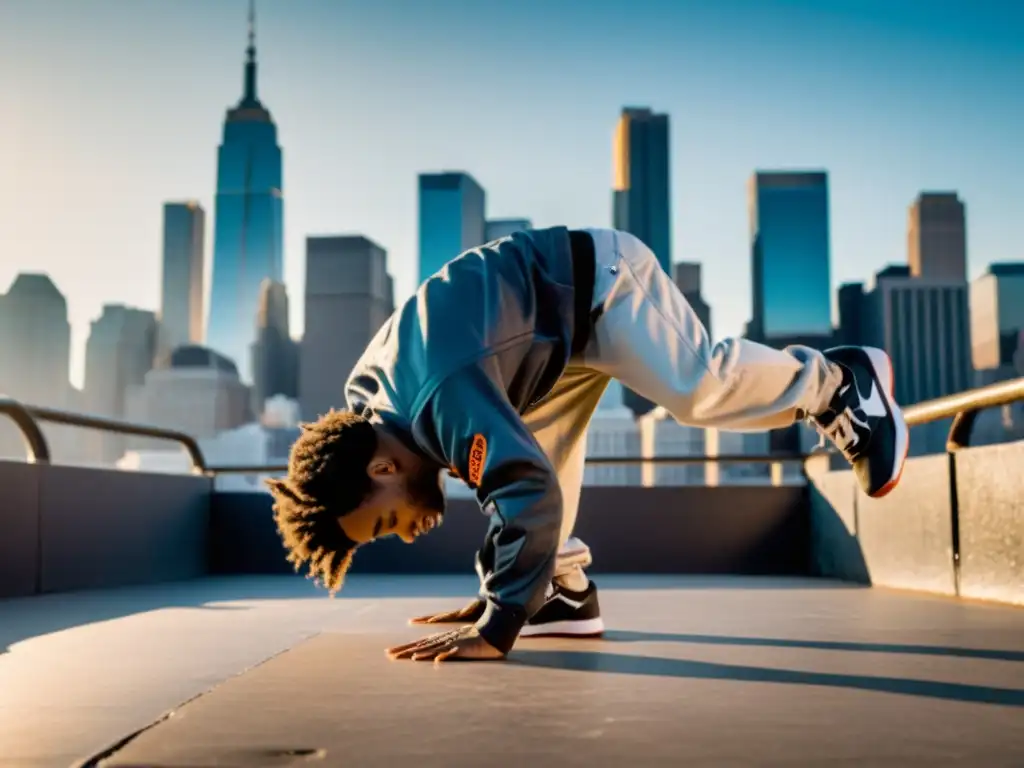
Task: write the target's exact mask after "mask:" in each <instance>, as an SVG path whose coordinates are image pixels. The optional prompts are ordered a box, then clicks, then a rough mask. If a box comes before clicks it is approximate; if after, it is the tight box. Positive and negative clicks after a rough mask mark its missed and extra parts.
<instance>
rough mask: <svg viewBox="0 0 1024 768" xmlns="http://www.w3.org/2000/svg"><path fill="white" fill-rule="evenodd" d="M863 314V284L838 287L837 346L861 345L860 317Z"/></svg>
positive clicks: (845, 284) (846, 284)
mask: <svg viewBox="0 0 1024 768" xmlns="http://www.w3.org/2000/svg"><path fill="white" fill-rule="evenodd" d="M863 312H864V283H843V284H842V285H841V286H839V327H838V329H837V331H836V343H837V344H849V345H852V346H857V345H859V344H860V343H861V336H862V335H863V333H862V331H861V315H862V314H863Z"/></svg>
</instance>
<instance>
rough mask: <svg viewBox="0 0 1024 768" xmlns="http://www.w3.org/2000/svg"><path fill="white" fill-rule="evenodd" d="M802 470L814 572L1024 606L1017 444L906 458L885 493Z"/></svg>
mask: <svg viewBox="0 0 1024 768" xmlns="http://www.w3.org/2000/svg"><path fill="white" fill-rule="evenodd" d="M809 475H810V477H811V489H810V505H811V512H810V525H811V560H812V563H813V571H814V573H816V574H817V575H821V576H827V577H832V578H841V579H846V580H849V581H857V582H862V583H870V584H875V585H880V586H888V587H895V588H900V589H912V590H917V591H922V592H931V593H934V594H942V595H956V596H961V597H969V598H980V599H986V600H995V601H999V602H1004V603H1013V604H1019V605H1024V442H1017V443H1009V444H1004V445H995V446H985V447H978V448H967V449H962V450H960V451H957V452H956V453H955V454H953V456H952V457H950V456H948V455H946V454H940V455H932V456H920V457H917V458H912V459H910V460H909V461H908V462H907V467H906V469H905V471H904V475H903V480H902V482H901V483H900V485H899V486H898V487H897V488H896V490H895V491H893V492H892V493H891V494H889V495H888V496H887V497H885V498H884V499H871V498H868V497H867V496H865V495H864V494H863V493H862V492H861V491H860V490H859V488H858V486H857V481H856V478H855V477H854V476H853V473H852V472H851V471H849V470H845V471H835V470H832V471H830V470H828V469H827V467H825V466H824V465H823V464H820V463H819V464H817V465H815V464H810V465H809Z"/></svg>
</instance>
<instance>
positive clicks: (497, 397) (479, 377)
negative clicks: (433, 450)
mask: <svg viewBox="0 0 1024 768" xmlns="http://www.w3.org/2000/svg"><path fill="white" fill-rule="evenodd" d="M489 362H490V361H488V360H484V361H481V362H480V363H477V364H473V365H471V366H468V367H466V368H463V369H461V370H459V371H458V372H456V373H454V374H453V375H451V376H450V377H448V378H447V379H446V380H445V381H444V382H442V384H441V386H440V387H439V388H438V389H437V390H436V391H435V393H434V395H433V396H432V397H431V399H430V400H429V401H428V402H427V404H426V405H425V407H424V411H423V414H422V415H423V416H424V417H426V419H428V420H429V421H430V422H432V423H430V424H429V426H428V425H425V424H421V425H420V426H421V428H422V427H428V429H429V430H430V431H431V432H433V434H434V436H436V440H437V441H438V444H439V447H440V450H441V453H442V454H443V456H444V457H445V459H446V460H447V461H448V463H449V465H450V466H451V467H452V468H453V469H454V470H455V472H456V473H457V474H458V476H459V477H461V478H462V479H463V481H465V482H466V483H467V484H468V485H469V486H470V487H471V488H473V489H474V490H475V491H476V496H477V500H478V501H479V502H480V504H481V506H482V507H483V511H484V512H485V513H486V514H487V515H488V516H489V518H490V522H489V525H488V530H487V535H486V538H485V540H484V543H483V546H482V547H481V548H480V550H479V552H478V553H477V563H476V568H477V573H478V574H479V576H480V597H481V598H482V599H483V600H485V601H486V610H485V612H484V615H483V617H482V618H481V619H480V620H479V621H478V622H477V625H476V626H477V628H478V630H479V631H480V634H481V635H482V636H483V638H484V639H485V640H487V642H489V643H490V644H491V645H493V646H494V647H496V648H498V649H500V650H501V651H503V652H505V653H507V652H508V651H509V650H511V648H512V646H513V645H514V644H515V641H516V638H517V637H518V636H519V632H520V630H521V629H522V627H523V625H524V624H525V623H526V621H527V619H528V618H529V617H530V616H532V615H533V614H534V613H536V612H537V610H539V608H540V607H541V605H542V604H543V601H544V593H545V590H546V589H547V586H548V584H549V583H550V582H551V579H552V577H553V575H554V569H555V558H556V557H557V554H558V543H559V534H560V532H561V526H562V494H561V489H560V486H559V483H558V478H557V476H556V474H555V471H554V469H553V468H552V466H551V464H550V462H549V461H548V459H547V457H546V456H545V455H544V452H543V451H542V450H541V448H540V446H539V445H538V444H537V441H536V440H535V439H534V437H533V435H532V434H531V433H530V431H529V429H528V428H527V427H526V425H525V424H524V423H523V420H522V418H521V417H520V415H519V413H518V412H517V411H516V409H515V408H514V407H513V405H512V404H511V403H510V402H509V399H508V397H507V395H506V394H505V389H504V387H503V386H500V385H499V384H498V383H497V382H496V380H495V377H494V376H493V375H490V374H489V373H488V370H487V368H488V364H489Z"/></svg>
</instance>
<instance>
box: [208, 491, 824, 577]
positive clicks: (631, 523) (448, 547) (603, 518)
mask: <svg viewBox="0 0 1024 768" xmlns="http://www.w3.org/2000/svg"><path fill="white" fill-rule="evenodd" d="M486 530H487V518H486V517H485V516H484V515H483V514H482V513H481V512H480V508H479V505H478V504H477V502H476V501H475V500H473V499H453V500H451V501H450V502H449V509H448V513H447V515H446V519H445V522H444V524H443V525H442V526H441V527H440V528H438V529H436V530H435V531H432V532H431V533H430V535H428V536H425V537H423V538H422V539H420V540H419V541H418V542H416V544H415V545H414V546H410V545H407V544H403V543H402V542H401V541H399V540H397V539H384V540H381V541H377V542H375V543H374V544H372V545H370V546H367V547H363V548H362V549H361V550H360V551H359V552H358V553H357V554H356V556H355V559H354V561H353V566H352V570H353V573H360V572H361V573H472V572H473V562H474V556H475V554H476V551H477V549H478V548H479V546H480V544H481V542H482V541H483V538H484V534H485V532H486ZM211 531H212V542H211V555H212V560H211V562H212V564H213V570H214V572H216V573H282V572H286V571H288V570H290V568H289V566H288V564H287V563H286V561H285V553H284V550H283V548H282V546H281V542H280V539H279V538H278V536H277V533H276V530H275V529H274V524H273V519H272V513H271V506H270V497H269V496H268V495H267V494H265V493H252V494H237V493H232V494H226V493H225V494H220V493H218V494H215V495H214V502H213V507H212V510H211ZM575 535H577V536H579V537H580V538H582V539H583V540H584V541H585V542H586V543H587V544H588V545H589V546H590V548H591V551H592V552H593V556H594V565H593V568H592V569H591V570H592V572H593V573H595V574H598V573H743V574H806V573H807V572H808V554H809V551H810V549H809V543H808V520H807V504H806V495H805V489H804V488H802V487H800V486H783V487H778V488H772V487H765V486H749V487H744V486H720V487H717V488H706V487H692V486H684V487H677V488H636V487H615V486H601V487H596V486H595V487H588V488H584V490H583V495H582V499H581V506H580V515H579V519H578V521H577V527H576V531H575Z"/></svg>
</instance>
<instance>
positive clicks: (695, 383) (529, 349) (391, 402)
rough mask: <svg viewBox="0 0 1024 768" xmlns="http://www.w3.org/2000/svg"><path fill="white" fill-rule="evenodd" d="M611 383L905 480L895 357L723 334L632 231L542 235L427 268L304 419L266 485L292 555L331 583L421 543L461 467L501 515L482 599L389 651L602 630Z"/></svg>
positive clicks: (700, 420) (866, 476) (436, 653)
mask: <svg viewBox="0 0 1024 768" xmlns="http://www.w3.org/2000/svg"><path fill="white" fill-rule="evenodd" d="M800 300H801V297H800V296H799V295H798V294H796V293H794V296H793V301H794V302H799V301H800ZM612 378H615V379H618V380H619V381H621V382H622V383H623V384H624V385H625V386H627V387H629V388H630V389H632V390H633V391H635V392H637V393H638V394H639V395H641V396H643V397H645V398H647V399H648V400H650V401H653V402H654V403H656V404H658V405H660V406H663V407H664V408H665V409H666V410H667V411H668V412H669V413H670V414H671V415H672V416H673V417H674V418H675V419H676V420H677V421H678V422H680V423H681V424H686V425H692V426H696V427H715V428H719V429H725V430H737V431H761V430H771V429H777V428H781V427H786V426H789V425H791V424H794V423H795V422H798V421H801V420H807V421H809V422H810V423H812V424H814V425H815V426H816V427H817V428H818V429H819V430H820V431H821V432H822V433H823V434H824V435H825V436H826V437H827V438H828V439H829V440H831V442H832V443H834V445H835V446H836V448H837V449H838V450H839V451H840V452H841V453H842V454H843V455H844V456H845V457H846V459H847V460H848V461H849V462H850V463H851V465H852V466H853V470H854V472H855V474H856V476H857V478H858V479H859V481H860V484H861V487H862V488H863V490H864V491H865V493H867V494H868V495H869V496H872V497H880V496H884V495H885V494H886V493H888V492H889V491H890V490H892V488H893V487H894V486H895V485H896V484H897V482H898V481H899V478H900V475H901V473H902V470H903V465H904V462H905V460H906V456H907V450H908V441H909V436H908V431H907V426H906V424H905V422H904V420H903V416H902V414H901V412H900V409H899V407H898V406H897V405H896V402H895V400H894V398H893V381H892V365H891V362H890V360H889V358H888V356H887V355H886V354H885V353H884V352H882V351H881V350H878V349H872V348H861V347H838V348H835V349H831V350H828V351H825V352H819V351H816V350H813V349H810V348H807V347H803V346H793V347H788V348H786V349H784V350H777V349H772V348H770V347H767V346H762V345H760V344H756V343H753V342H751V341H749V340H746V339H741V338H739V339H726V340H723V341H720V342H718V343H712V341H711V340H710V339H709V338H708V335H707V331H706V330H705V328H704V327H703V325H702V324H701V322H700V321H699V320H698V318H697V316H696V314H695V313H694V311H693V309H692V308H691V307H690V305H689V304H688V303H687V301H686V299H685V298H684V297H683V295H682V294H681V293H680V292H679V290H678V289H677V288H676V286H675V285H674V284H673V283H672V281H671V280H670V279H669V277H668V275H666V274H665V272H664V271H663V270H662V268H661V266H660V265H659V264H658V261H657V259H656V258H655V255H654V254H653V253H652V252H651V250H650V249H649V248H647V247H646V246H645V245H644V244H643V243H642V242H641V241H640V240H639V239H637V238H636V237H634V236H633V235H630V234H628V233H625V232H621V231H616V230H608V229H588V230H569V229H567V228H565V227H553V228H550V229H540V230H530V231H526V232H518V233H515V234H513V235H511V236H508V237H505V238H502V239H500V240H496V241H493V242H491V243H487V244H486V245H483V246H480V247H478V248H474V249H471V250H469V251H467V252H465V253H463V254H461V255H459V256H458V257H456V258H454V259H453V260H452V261H450V262H449V263H448V264H447V265H445V266H444V267H443V268H442V269H441V270H440V271H439V272H437V273H436V274H434V275H433V276H431V277H430V278H428V279H427V280H426V281H425V282H424V283H423V284H422V285H421V286H420V287H419V289H418V290H417V291H416V293H415V295H414V296H412V297H411V298H410V299H409V300H408V301H406V302H405V303H404V304H403V305H402V306H401V307H400V308H399V309H398V310H396V312H395V313H394V315H392V317H391V318H390V319H389V320H388V321H387V322H386V323H385V324H384V326H383V327H382V328H381V329H380V331H379V332H378V333H377V335H376V336H375V337H374V338H373V340H372V341H371V342H370V344H369V345H368V347H367V348H366V351H365V352H364V354H363V355H362V357H361V358H360V360H359V362H358V363H357V364H356V366H355V368H354V370H353V371H352V374H351V376H350V377H349V379H348V382H347V384H346V387H345V396H346V400H347V407H346V408H345V409H343V410H337V411H332V412H330V413H328V414H326V415H324V416H323V417H321V418H320V419H319V420H318V421H316V422H315V423H312V424H306V425H303V431H302V434H301V435H300V437H299V439H298V440H297V441H296V443H295V445H294V446H293V447H292V451H291V456H290V461H289V471H288V475H287V477H285V478H282V479H275V480H272V481H270V483H269V485H270V489H271V492H272V494H273V496H274V510H275V520H276V523H277V526H278V530H279V531H280V533H281V536H282V539H283V542H284V545H285V547H286V549H287V550H288V559H289V560H290V561H291V562H292V563H293V564H294V565H295V567H296V569H298V568H300V567H302V566H303V565H306V566H307V567H308V570H309V574H310V576H312V577H314V578H316V579H318V580H319V581H321V582H322V583H323V584H324V585H325V586H326V587H327V588H328V589H329V590H330V591H331V593H332V594H333V593H334V592H336V591H337V590H338V589H340V588H341V586H342V582H343V580H344V577H345V573H346V572H347V570H348V568H349V566H350V564H351V562H352V556H353V553H354V552H355V550H356V548H357V547H359V546H360V545H362V544H366V543H368V542H370V541H371V540H373V539H375V538H377V537H380V536H388V535H397V536H399V537H401V538H402V539H403V540H404V541H406V542H412V541H413V540H414V539H415V538H416V537H417V536H419V535H420V534H422V533H425V532H427V531H429V530H431V529H432V528H433V527H434V526H435V525H437V524H438V523H440V521H441V518H442V515H443V514H444V509H445V499H444V493H443V491H442V484H441V481H442V477H443V473H444V472H446V471H447V472H450V473H452V474H455V475H457V476H458V477H460V478H462V480H463V481H464V482H465V483H466V484H467V485H469V486H470V487H471V488H472V489H474V490H475V493H476V497H477V499H478V501H479V503H480V505H481V506H482V508H483V510H484V512H485V513H487V514H488V516H489V521H490V522H489V527H488V530H487V534H486V537H485V539H484V541H483V544H482V546H481V547H480V550H479V551H478V553H477V558H476V564H477V573H478V575H479V577H480V592H479V599H478V600H477V601H475V602H474V603H472V604H471V605H469V606H467V608H465V609H463V610H462V611H457V612H453V613H451V614H441V615H439V616H437V617H433V619H434V620H436V621H440V622H460V623H463V624H464V626H460V627H458V628H456V629H454V630H452V631H450V632H444V633H440V634H435V635H431V636H430V637H427V638H425V639H424V640H421V641H419V642H417V643H410V644H407V645H403V646H398V647H397V648H392V649H390V650H389V653H390V655H391V656H392V657H393V658H412V659H415V660H426V659H434V660H444V659H450V658H464V659H497V658H502V657H504V656H505V655H506V654H507V653H508V652H509V650H510V649H511V648H512V646H513V644H514V643H515V642H516V639H517V638H518V637H519V636H520V635H521V634H549V633H558V634H562V633H570V634H573V633H575V634H595V633H599V632H600V631H601V629H602V628H603V624H602V623H601V617H600V611H599V610H598V607H597V596H596V589H595V587H594V585H593V583H591V582H589V581H588V579H587V577H586V576H585V574H584V573H583V568H584V567H585V566H586V565H587V564H588V563H589V561H590V556H589V551H588V549H587V548H586V546H585V545H583V544H582V543H581V542H578V541H577V540H575V539H571V538H570V534H571V533H572V529H573V525H574V523H575V518H576V512H577V506H578V504H579V497H580V488H581V485H582V478H583V463H584V455H585V451H586V430H587V424H588V422H589V421H590V418H591V416H592V414H593V412H594V410H595V408H596V406H597V403H598V401H599V400H600V397H601V394H602V393H603V392H604V390H605V388H606V386H607V384H608V382H609V380H610V379H612ZM623 514H628V513H627V512H624V513H623ZM422 621H430V619H424V620H422Z"/></svg>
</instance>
